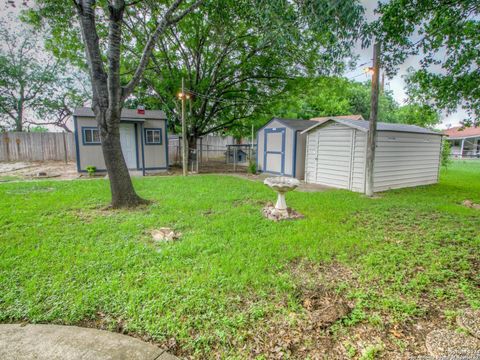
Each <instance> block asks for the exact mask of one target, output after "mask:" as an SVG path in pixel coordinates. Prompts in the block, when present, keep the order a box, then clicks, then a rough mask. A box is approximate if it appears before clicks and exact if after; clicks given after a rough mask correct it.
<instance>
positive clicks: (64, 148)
mask: <svg viewBox="0 0 480 360" xmlns="http://www.w3.org/2000/svg"><path fill="white" fill-rule="evenodd" d="M62 134H63V151H64V152H65V164H68V152H67V139H66V135H65V133H64V132H63V133H62Z"/></svg>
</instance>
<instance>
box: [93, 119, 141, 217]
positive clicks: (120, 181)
mask: <svg viewBox="0 0 480 360" xmlns="http://www.w3.org/2000/svg"><path fill="white" fill-rule="evenodd" d="M103 114H104V115H103ZM103 116H105V117H107V118H106V119H103V118H102V117H103ZM115 116H118V119H113V118H112V117H115ZM119 116H120V114H118V115H117V114H112V113H111V112H109V111H106V112H102V113H100V114H99V117H100V118H97V121H98V122H99V123H103V122H104V121H105V122H106V123H107V124H111V127H110V128H109V131H108V132H107V131H104V129H102V130H101V131H100V134H101V135H100V136H101V139H102V151H103V157H104V159H105V165H106V167H107V172H108V177H109V179H110V190H111V193H112V207H114V208H119V207H135V206H137V205H140V204H146V203H148V201H147V200H144V199H142V198H141V197H139V196H138V195H137V194H136V192H135V189H134V188H133V184H132V180H131V178H130V174H129V172H128V168H127V164H126V163H125V159H124V157H123V153H122V146H121V143H120V127H119V124H120V118H119ZM108 117H110V118H108Z"/></svg>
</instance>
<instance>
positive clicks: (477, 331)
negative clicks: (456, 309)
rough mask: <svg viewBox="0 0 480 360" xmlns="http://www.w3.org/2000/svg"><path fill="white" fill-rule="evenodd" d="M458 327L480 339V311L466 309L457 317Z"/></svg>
mask: <svg viewBox="0 0 480 360" xmlns="http://www.w3.org/2000/svg"><path fill="white" fill-rule="evenodd" d="M457 325H458V326H460V327H462V328H465V329H467V330H468V332H469V333H470V334H471V335H472V336H475V337H476V338H477V339H480V310H472V309H465V310H463V311H462V312H461V313H460V315H458V316H457Z"/></svg>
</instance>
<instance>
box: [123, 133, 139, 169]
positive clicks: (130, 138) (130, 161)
mask: <svg viewBox="0 0 480 360" xmlns="http://www.w3.org/2000/svg"><path fill="white" fill-rule="evenodd" d="M120 143H121V145H122V153H123V157H124V158H125V162H126V163H127V168H129V169H135V168H136V167H137V152H136V151H137V149H136V145H135V128H134V126H133V124H120Z"/></svg>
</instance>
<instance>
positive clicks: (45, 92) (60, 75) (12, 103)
mask: <svg viewBox="0 0 480 360" xmlns="http://www.w3.org/2000/svg"><path fill="white" fill-rule="evenodd" d="M0 40H1V44H2V46H0V122H1V125H2V127H3V128H5V129H7V130H15V131H23V130H25V128H28V127H29V126H31V125H47V124H50V125H56V126H59V127H61V128H63V129H64V130H66V131H70V129H69V128H68V127H67V124H66V121H67V119H68V116H69V115H70V114H71V113H72V110H73V108H74V107H75V106H80V105H82V104H83V103H84V102H85V101H86V100H87V99H88V94H86V92H85V91H84V90H82V87H81V86H80V85H81V82H82V80H79V79H78V77H76V76H74V75H72V74H77V73H78V71H76V72H72V69H71V68H69V67H68V66H66V64H65V63H64V62H63V61H62V60H60V59H56V58H54V57H53V56H52V55H51V54H49V53H46V52H45V51H44V48H43V44H42V39H41V37H39V36H38V34H36V33H35V32H34V31H33V30H32V29H31V28H30V27H28V26H22V27H16V28H12V27H11V26H8V25H7V24H6V23H4V22H0Z"/></svg>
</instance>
